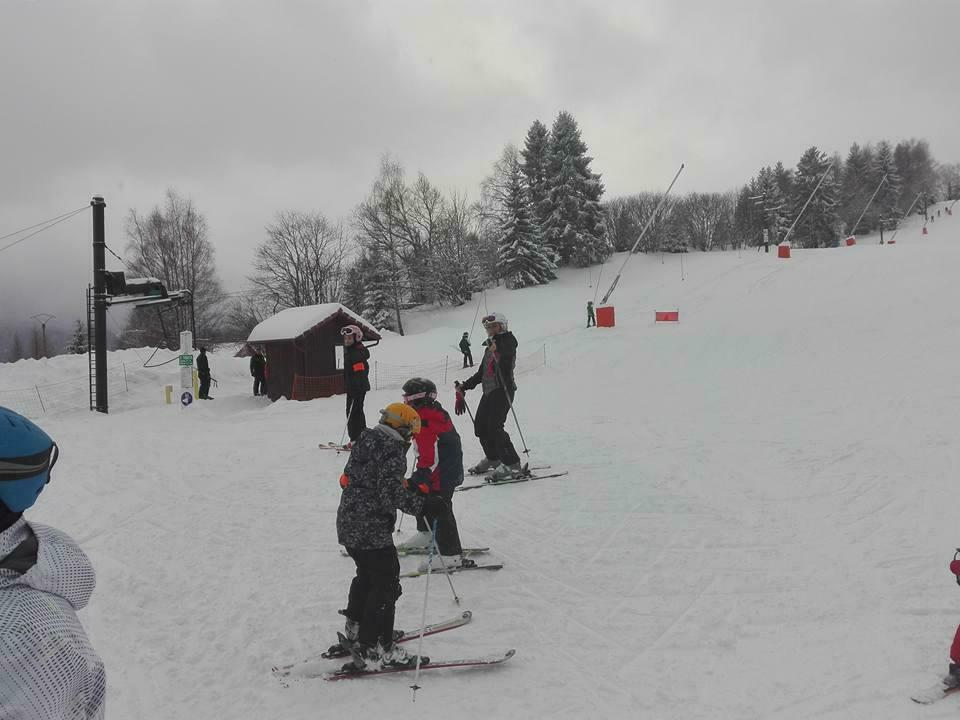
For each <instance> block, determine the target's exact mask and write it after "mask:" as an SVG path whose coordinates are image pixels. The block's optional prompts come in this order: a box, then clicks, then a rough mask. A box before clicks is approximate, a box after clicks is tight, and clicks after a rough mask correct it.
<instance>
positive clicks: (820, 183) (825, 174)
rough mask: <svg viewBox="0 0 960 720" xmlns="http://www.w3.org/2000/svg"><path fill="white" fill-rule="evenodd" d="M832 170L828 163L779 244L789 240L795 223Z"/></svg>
mask: <svg viewBox="0 0 960 720" xmlns="http://www.w3.org/2000/svg"><path fill="white" fill-rule="evenodd" d="M831 170H833V163H830V164H829V165H828V166H827V169H826V170H824V172H823V177H821V178H820V182H818V183H817V186H816V187H815V188H814V189H813V192H812V193H810V197H808V198H807V201H806V202H805V203H804V204H803V207H802V208H800V214H799V215H797V217H796V219H795V220H794V221H793V225H791V226H790V229H789V230H787V234H786V235H784V236H783V240H782V241H781V242H787V241H788V240H789V239H790V235H791V234H792V233H793V229H794V228H795V227H796V226H797V223H798V222H800V218H802V217H803V212H804V210H806V209H807V205H809V204H810V201H811V200H813V196H814V195H816V194H817V190H819V189H820V186H821V185H823V181H824V180H826V179H827V174H828V173H829V172H830V171H831Z"/></svg>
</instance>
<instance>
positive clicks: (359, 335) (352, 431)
mask: <svg viewBox="0 0 960 720" xmlns="http://www.w3.org/2000/svg"><path fill="white" fill-rule="evenodd" d="M340 334H341V335H342V336H343V385H344V389H345V390H346V392H347V434H348V435H349V436H350V442H351V443H354V442H356V441H357V438H359V437H360V433H362V432H363V431H364V430H366V429H367V418H366V417H365V416H364V414H363V399H364V397H366V394H367V393H368V392H369V391H370V377H369V375H370V363H369V360H370V351H369V350H367V348H365V347H364V346H363V331H361V330H360V328H358V327H357V326H356V325H347V326H346V327H343V328H341V329H340Z"/></svg>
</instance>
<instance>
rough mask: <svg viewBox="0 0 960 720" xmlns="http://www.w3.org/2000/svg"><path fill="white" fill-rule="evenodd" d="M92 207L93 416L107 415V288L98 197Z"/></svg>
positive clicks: (92, 201)
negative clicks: (95, 384) (95, 379)
mask: <svg viewBox="0 0 960 720" xmlns="http://www.w3.org/2000/svg"><path fill="white" fill-rule="evenodd" d="M90 205H91V206H93V318H94V340H95V343H96V351H95V363H96V377H97V412H101V413H107V412H109V407H108V399H107V286H106V275H105V273H106V262H107V261H106V253H105V250H106V247H107V240H106V231H105V229H104V220H103V216H104V208H106V207H107V204H106V202H104V200H103V198H102V197H101V196H100V195H94V197H93V200H91V201H90Z"/></svg>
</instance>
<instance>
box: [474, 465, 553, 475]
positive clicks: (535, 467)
mask: <svg viewBox="0 0 960 720" xmlns="http://www.w3.org/2000/svg"><path fill="white" fill-rule="evenodd" d="M524 469H525V470H530V471H533V470H549V469H550V466H549V465H527V466H525V468H524ZM491 472H492V471H491V470H484V471H483V472H482V473H475V472H470V471H469V470H467V475H472V476H473V477H480V476H481V475H482V476H486V475H489V474H490V473H491Z"/></svg>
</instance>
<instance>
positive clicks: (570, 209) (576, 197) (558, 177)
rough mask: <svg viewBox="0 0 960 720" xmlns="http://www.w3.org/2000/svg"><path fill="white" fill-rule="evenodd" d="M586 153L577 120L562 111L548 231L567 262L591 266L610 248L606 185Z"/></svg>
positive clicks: (553, 145)
mask: <svg viewBox="0 0 960 720" xmlns="http://www.w3.org/2000/svg"><path fill="white" fill-rule="evenodd" d="M586 152H587V146H586V144H585V143H584V142H583V140H582V139H581V137H580V129H579V128H578V127H577V122H576V120H574V119H573V116H572V115H570V113H568V112H561V113H560V114H559V115H558V116H557V119H556V121H555V122H554V123H553V129H552V131H551V133H550V154H549V159H548V163H547V182H548V185H549V188H550V190H549V195H548V198H549V204H550V214H549V216H548V218H547V220H546V225H545V227H544V228H543V231H544V241H545V244H546V245H547V246H548V248H549V249H550V251H551V252H552V253H553V255H554V256H555V258H559V261H560V263H562V264H570V263H574V264H576V265H580V266H584V265H589V264H590V263H593V262H600V261H601V260H603V259H604V258H605V257H606V256H607V255H608V254H609V253H610V242H609V240H608V239H607V234H606V224H605V223H604V222H603V220H602V209H601V207H600V198H601V197H602V196H603V185H602V184H601V182H600V176H599V175H597V174H595V173H593V172H591V171H590V162H591V161H592V159H593V158H591V157H589V156H588V155H587V154H586Z"/></svg>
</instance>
